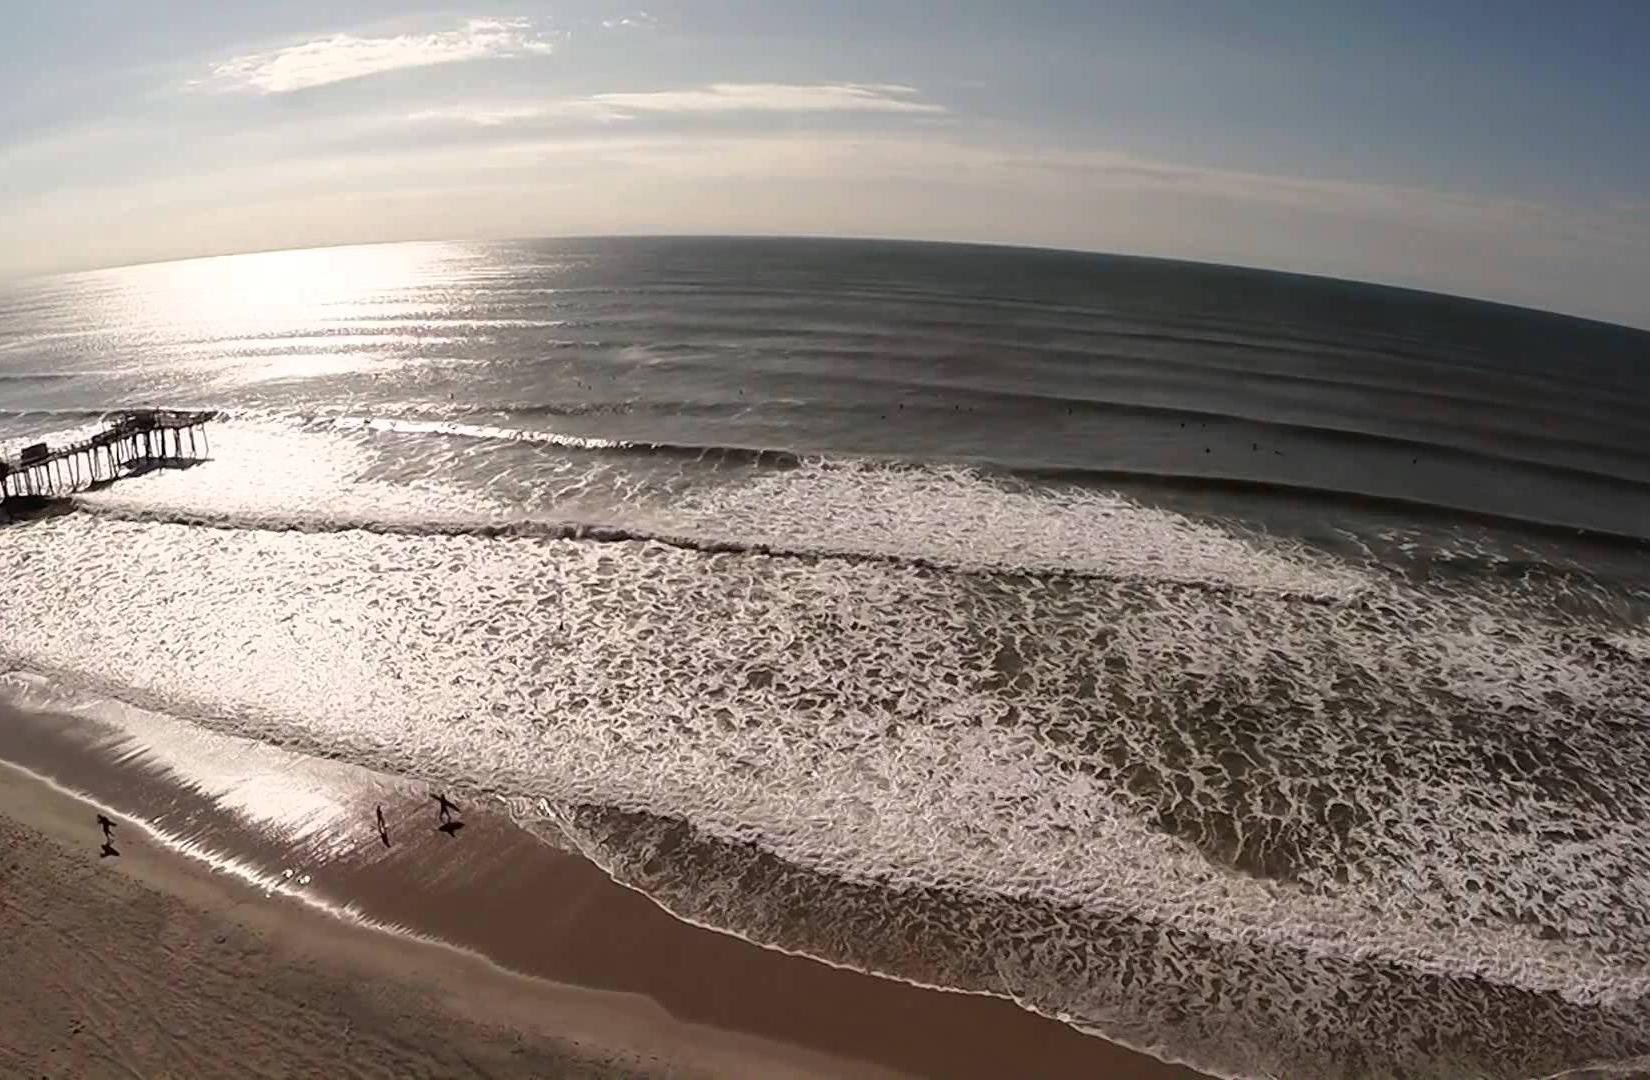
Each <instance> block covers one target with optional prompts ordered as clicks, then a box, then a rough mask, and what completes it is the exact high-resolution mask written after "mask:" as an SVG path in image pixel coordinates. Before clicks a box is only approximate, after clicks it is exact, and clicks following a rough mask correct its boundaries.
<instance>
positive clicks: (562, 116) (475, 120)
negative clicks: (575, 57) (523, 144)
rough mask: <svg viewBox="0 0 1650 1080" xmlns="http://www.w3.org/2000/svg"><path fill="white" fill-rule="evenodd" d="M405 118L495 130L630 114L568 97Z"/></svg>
mask: <svg viewBox="0 0 1650 1080" xmlns="http://www.w3.org/2000/svg"><path fill="white" fill-rule="evenodd" d="M407 119H409V120H414V121H418V122H421V123H422V122H433V123H449V124H474V125H475V126H477V127H489V128H494V127H506V126H509V125H512V124H530V123H545V122H549V121H555V120H590V121H613V120H626V119H629V114H628V113H622V112H620V111H619V110H617V109H614V108H612V107H611V106H608V105H603V104H601V103H600V102H596V101H591V100H589V99H587V98H570V99H568V100H566V101H555V102H550V103H548V104H542V105H509V104H504V105H449V106H443V107H442V108H439V109H420V110H418V111H417V112H414V113H409V114H408V115H407Z"/></svg>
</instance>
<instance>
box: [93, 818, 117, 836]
mask: <svg viewBox="0 0 1650 1080" xmlns="http://www.w3.org/2000/svg"><path fill="white" fill-rule="evenodd" d="M97 827H98V828H100V829H102V830H103V839H104V840H105V841H112V840H113V839H114V838H115V823H114V822H113V821H110V820H109V815H107V814H99V815H97Z"/></svg>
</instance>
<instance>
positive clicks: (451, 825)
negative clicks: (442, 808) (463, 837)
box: [436, 821, 464, 836]
mask: <svg viewBox="0 0 1650 1080" xmlns="http://www.w3.org/2000/svg"><path fill="white" fill-rule="evenodd" d="M463 827H464V823H463V822H462V821H448V822H445V823H443V824H441V825H437V826H436V831H437V832H444V833H446V834H447V835H448V836H457V835H458V830H460V829H462V828H463Z"/></svg>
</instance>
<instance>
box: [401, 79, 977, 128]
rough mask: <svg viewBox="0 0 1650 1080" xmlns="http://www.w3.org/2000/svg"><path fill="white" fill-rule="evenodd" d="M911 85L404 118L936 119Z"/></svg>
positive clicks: (693, 91)
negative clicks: (773, 116) (893, 116)
mask: <svg viewBox="0 0 1650 1080" xmlns="http://www.w3.org/2000/svg"><path fill="white" fill-rule="evenodd" d="M918 94H919V91H918V90H917V89H916V88H915V87H910V86H897V85H893V84H889V83H807V84H798V83H712V84H710V85H709V86H703V87H696V88H690V89H685V90H653V91H642V92H621V93H605V94H592V95H590V96H588V97H581V98H566V99H563V100H560V101H548V102H541V103H532V102H525V103H523V102H514V103H511V102H506V103H501V104H485V103H482V104H460V105H450V106H444V107H442V108H437V109H420V110H419V111H417V112H414V113H411V114H409V116H408V119H410V120H415V121H437V122H448V123H462V124H474V125H476V126H478V127H490V128H496V127H505V126H510V125H532V124H544V123H551V122H558V121H596V122H603V123H609V122H613V121H619V120H631V119H635V118H636V117H639V116H649V115H651V116H666V115H684V116H693V115H716V114H738V113H746V114H764V113H767V114H772V113H792V114H823V113H895V114H907V115H925V116H936V115H942V114H945V113H946V112H947V109H946V108H945V106H943V105H936V104H934V103H933V102H927V101H922V100H919V99H918Z"/></svg>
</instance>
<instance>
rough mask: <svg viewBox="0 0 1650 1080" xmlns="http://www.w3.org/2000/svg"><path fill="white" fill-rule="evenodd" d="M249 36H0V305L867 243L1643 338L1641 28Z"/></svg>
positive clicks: (993, 24) (1522, 16)
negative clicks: (1515, 312)
mask: <svg viewBox="0 0 1650 1080" xmlns="http://www.w3.org/2000/svg"><path fill="white" fill-rule="evenodd" d="M241 7H242V6H241V5H236V4H231V3H217V4H202V3H181V2H174V0H160V2H151V3H143V4H137V3H133V2H132V0H120V2H113V0H92V2H78V3H77V2H73V0H69V2H63V3H57V4H50V5H27V6H23V5H18V6H15V7H10V8H7V9H6V10H4V11H0V18H3V19H4V20H5V21H6V23H7V26H6V29H5V32H4V33H0V96H3V99H4V100H6V101H7V102H8V107H7V108H5V109H3V110H0V273H32V272H41V271H49V270H55V269H70V268H79V267H87V266H97V265H109V264H115V263H123V262H132V261H141V260H150V259H159V258H173V257H183V256H188V255H195V254H206V253H218V252H227V251H240V250H252V249H263V248H270V247H290V246H302V245H310V244H322V243H347V242H364V241H374V240H395V239H413V238H447V237H455V238H467V237H481V236H526V235H558V234H589V233H605V232H625V233H637V232H677V233H681V232H686V233H704V232H741V233H805V234H835V235H878V236H908V237H915V238H924V239H955V240H977V241H992V242H1006V243H1026V244H1037V245H1050V246H1061V247H1078V248H1090V249H1096V250H1105V251H1121V252H1132V253H1141V254H1152V255H1166V256H1173V257H1181V258H1191V259H1202V260H1212V261H1220V262H1234V263H1241V264H1247V265H1259V266H1270V267H1278V268H1283V269H1290V270H1299V271H1304V272H1309V273H1324V274H1333V275H1337V276H1344V277H1354V278H1362V279H1370V280H1377V281H1386V282H1392V283H1396V284H1404V285H1412V286H1417V287H1422V288H1433V289H1439V290H1443V291H1449V292H1457V293H1464V294H1467V295H1473V296H1484V297H1490V298H1494V299H1501V300H1507V301H1510V302H1515V303H1524V304H1531V305H1535V306H1540V307H1549V308H1555V309H1558V310H1563V311H1569V312H1574V313H1577V314H1583V315H1590V316H1595V317H1601V318H1608V319H1613V320H1616V321H1622V322H1630V323H1635V324H1639V325H1646V324H1650V63H1647V62H1646V61H1645V57H1646V56H1650V3H1643V2H1629V0H1619V2H1617V0H1576V2H1574V3H1571V4H1563V5H1561V4H1554V3H1545V2H1544V3H1535V2H1526V0H1498V2H1495V3H1488V4H1486V3H1482V2H1466V0H1458V2H1451V0H1432V2H1430V3H1420V2H1408V0H1403V2H1399V0H1393V2H1387V3H1379V2H1363V3H1354V2H1341V0H1317V2H1312V3H1304V2H1303V3H1282V2H1276V3H1265V2H1261V0H1248V2H1240V0H1220V2H1216V0H1206V2H1191V0H1180V2H1177V0H1158V2H1154V3H1100V2H1098V0H1096V2H1092V3H1076V2H1047V3H1037V2H1023V3H1017V4H1000V3H984V2H953V3H937V2H935V3H918V2H914V0H905V2H900V0H883V2H881V3H869V2H861V0H837V2H833V3H819V2H808V3H804V2H800V0H765V2H753V0H674V2H672V0H642V2H641V3H639V4H635V5H630V4H613V3H597V2H594V0H573V2H568V3H530V4H522V3H510V2H501V3H494V4H488V3H481V2H477V3H476V4H475V5H474V6H460V7H454V6H449V5H442V6H418V5H407V4H394V5H392V4H381V3H364V4H349V3H339V2H333V3H317V2H312V0H288V2H285V3H281V4H262V5H246V6H245V7H244V10H242V9H241Z"/></svg>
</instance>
